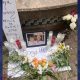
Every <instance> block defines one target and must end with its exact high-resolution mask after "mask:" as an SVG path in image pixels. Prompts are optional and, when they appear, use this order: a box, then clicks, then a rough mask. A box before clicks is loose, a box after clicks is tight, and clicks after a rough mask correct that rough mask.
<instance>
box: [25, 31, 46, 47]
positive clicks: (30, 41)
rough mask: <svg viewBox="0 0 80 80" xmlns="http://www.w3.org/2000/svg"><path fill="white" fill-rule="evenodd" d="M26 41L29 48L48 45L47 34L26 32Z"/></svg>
mask: <svg viewBox="0 0 80 80" xmlns="http://www.w3.org/2000/svg"><path fill="white" fill-rule="evenodd" d="M24 40H25V42H26V46H27V47H36V46H45V45H46V44H47V35H46V32H26V33H24Z"/></svg>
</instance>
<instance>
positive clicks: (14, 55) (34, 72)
mask: <svg viewBox="0 0 80 80" xmlns="http://www.w3.org/2000/svg"><path fill="white" fill-rule="evenodd" d="M49 57H50V59H47V58H41V59H38V58H37V57H34V58H33V59H31V58H30V57H29V56H22V55H19V54H18V52H16V51H12V52H11V54H10V55H9V61H10V62H11V63H19V67H20V68H21V70H23V71H24V73H25V77H26V80H48V77H51V78H52V79H54V80H58V78H57V77H56V75H55V72H57V70H56V68H61V67H64V66H69V46H65V44H64V43H60V44H59V45H58V49H57V51H56V52H55V53H52V54H51V55H49Z"/></svg>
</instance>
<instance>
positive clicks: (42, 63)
mask: <svg viewBox="0 0 80 80" xmlns="http://www.w3.org/2000/svg"><path fill="white" fill-rule="evenodd" d="M46 63H47V61H46V59H42V60H41V63H40V64H41V66H42V67H44V66H45V65H46Z"/></svg>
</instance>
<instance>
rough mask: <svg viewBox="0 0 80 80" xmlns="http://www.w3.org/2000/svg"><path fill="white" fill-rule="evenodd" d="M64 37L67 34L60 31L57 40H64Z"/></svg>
mask: <svg viewBox="0 0 80 80" xmlns="http://www.w3.org/2000/svg"><path fill="white" fill-rule="evenodd" d="M64 37H65V34H62V33H58V35H57V38H56V41H57V42H61V41H63V40H64Z"/></svg>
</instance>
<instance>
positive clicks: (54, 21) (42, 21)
mask: <svg viewBox="0 0 80 80" xmlns="http://www.w3.org/2000/svg"><path fill="white" fill-rule="evenodd" d="M61 21H62V18H61V17H60V16H57V17H51V18H40V19H28V20H27V21H25V24H23V25H24V26H27V27H31V26H38V25H46V24H57V23H59V22H61ZM23 25H22V26H23Z"/></svg>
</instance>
